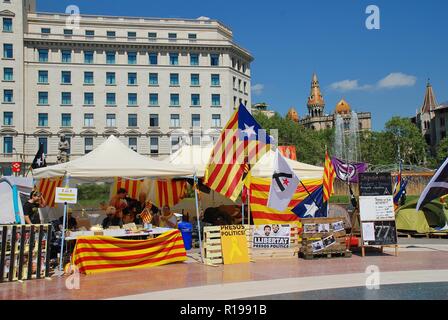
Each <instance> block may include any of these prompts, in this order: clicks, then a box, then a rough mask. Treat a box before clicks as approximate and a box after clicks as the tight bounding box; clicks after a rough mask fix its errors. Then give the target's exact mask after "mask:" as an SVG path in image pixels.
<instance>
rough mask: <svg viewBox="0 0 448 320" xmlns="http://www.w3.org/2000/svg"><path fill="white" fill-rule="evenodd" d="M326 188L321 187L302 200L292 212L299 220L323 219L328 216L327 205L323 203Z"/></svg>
mask: <svg viewBox="0 0 448 320" xmlns="http://www.w3.org/2000/svg"><path fill="white" fill-rule="evenodd" d="M323 197H324V187H323V186H320V187H319V188H317V189H316V190H315V191H313V192H312V193H311V194H310V195H309V196H308V197H306V198H305V199H303V200H302V202H300V203H299V204H298V205H297V206H295V207H294V208H293V209H292V210H291V211H292V212H294V213H295V214H296V215H297V216H298V217H299V218H322V217H326V216H327V205H328V203H327V202H325V203H323Z"/></svg>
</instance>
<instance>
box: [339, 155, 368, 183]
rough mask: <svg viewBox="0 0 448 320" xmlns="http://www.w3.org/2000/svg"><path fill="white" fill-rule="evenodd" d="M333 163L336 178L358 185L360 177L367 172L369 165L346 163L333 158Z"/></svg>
mask: <svg viewBox="0 0 448 320" xmlns="http://www.w3.org/2000/svg"><path fill="white" fill-rule="evenodd" d="M331 162H332V163H333V167H334V171H335V172H336V176H337V177H338V178H339V179H341V180H342V181H346V182H353V183H358V175H359V174H360V173H363V172H366V171H367V166H368V165H367V163H364V162H356V163H353V162H352V163H351V162H344V161H343V160H341V159H338V158H336V157H333V158H332V159H331Z"/></svg>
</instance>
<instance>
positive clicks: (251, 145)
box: [204, 104, 271, 201]
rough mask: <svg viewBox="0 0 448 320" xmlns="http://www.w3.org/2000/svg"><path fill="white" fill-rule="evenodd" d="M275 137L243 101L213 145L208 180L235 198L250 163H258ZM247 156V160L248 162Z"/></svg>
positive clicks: (215, 188)
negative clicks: (257, 119)
mask: <svg viewBox="0 0 448 320" xmlns="http://www.w3.org/2000/svg"><path fill="white" fill-rule="evenodd" d="M270 145H271V137H270V136H269V135H268V134H267V133H266V131H265V130H263V129H262V128H261V126H260V125H259V124H258V123H257V121H256V120H255V119H254V117H253V116H252V115H251V114H250V113H249V111H247V109H246V107H245V106H244V105H243V104H240V106H239V107H238V109H237V110H236V111H235V112H234V113H233V115H232V116H231V117H230V120H229V121H228V122H227V124H226V126H225V127H224V129H223V130H222V132H221V134H220V136H219V139H218V141H217V142H216V144H215V146H214V147H213V150H212V154H211V156H210V159H209V161H208V164H207V167H206V170H205V178H204V183H205V184H206V185H207V186H208V187H210V189H212V190H214V191H216V192H218V193H220V194H222V195H223V196H225V197H226V198H229V199H230V200H232V201H235V200H236V199H237V198H238V195H239V194H240V193H241V189H242V188H243V176H244V173H245V168H246V167H247V163H249V164H250V165H254V164H255V163H256V162H257V161H258V160H259V159H260V157H262V156H263V155H264V154H265V153H266V152H268V151H269V150H270V147H271V146H270ZM246 159H247V161H246Z"/></svg>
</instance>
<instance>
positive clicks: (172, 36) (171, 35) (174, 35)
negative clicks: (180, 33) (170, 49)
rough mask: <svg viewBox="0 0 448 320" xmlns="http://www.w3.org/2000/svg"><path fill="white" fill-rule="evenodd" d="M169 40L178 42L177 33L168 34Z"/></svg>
mask: <svg viewBox="0 0 448 320" xmlns="http://www.w3.org/2000/svg"><path fill="white" fill-rule="evenodd" d="M168 39H170V40H176V39H177V33H168Z"/></svg>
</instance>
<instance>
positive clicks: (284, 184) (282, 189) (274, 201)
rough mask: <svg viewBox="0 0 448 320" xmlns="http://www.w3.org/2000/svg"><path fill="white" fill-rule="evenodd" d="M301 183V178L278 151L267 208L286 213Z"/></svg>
mask: <svg viewBox="0 0 448 320" xmlns="http://www.w3.org/2000/svg"><path fill="white" fill-rule="evenodd" d="M299 183H300V180H299V178H298V177H297V175H296V174H295V173H294V171H293V170H292V169H291V167H290V166H289V164H288V162H287V160H286V159H285V158H284V157H283V156H282V155H281V153H280V152H279V151H278V149H277V150H276V152H275V158H274V172H273V174H272V180H271V187H270V189H269V199H268V204H267V206H268V207H269V208H272V209H275V210H278V211H285V210H286V208H288V205H289V203H290V202H291V198H292V196H293V195H294V193H295V191H296V190H297V186H298V185H299Z"/></svg>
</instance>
